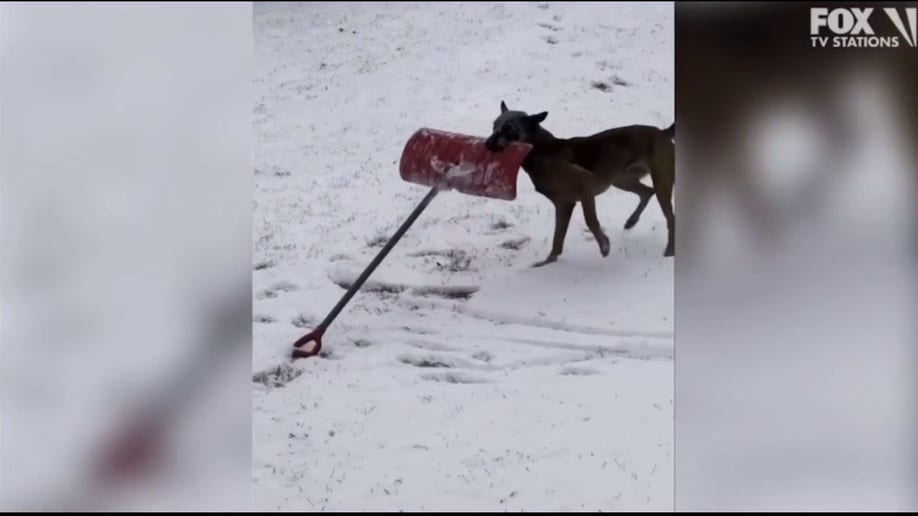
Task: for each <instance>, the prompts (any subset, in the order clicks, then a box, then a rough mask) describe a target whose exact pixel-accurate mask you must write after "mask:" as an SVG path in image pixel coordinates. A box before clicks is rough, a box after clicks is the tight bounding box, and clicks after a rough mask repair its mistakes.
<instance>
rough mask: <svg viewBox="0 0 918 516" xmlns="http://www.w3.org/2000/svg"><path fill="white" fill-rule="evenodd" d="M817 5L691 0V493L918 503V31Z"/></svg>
mask: <svg viewBox="0 0 918 516" xmlns="http://www.w3.org/2000/svg"><path fill="white" fill-rule="evenodd" d="M812 6H814V7H828V8H830V9H832V8H834V7H838V6H846V7H852V6H856V7H859V8H867V7H873V8H874V11H875V12H873V14H872V15H871V16H870V24H871V26H872V28H873V30H874V31H875V33H876V34H877V35H878V36H879V35H899V32H898V31H897V29H896V27H895V26H894V25H893V24H892V23H891V22H890V19H889V18H888V16H886V14H885V13H884V12H883V11H882V8H883V7H890V6H893V7H896V8H897V9H898V10H899V13H900V16H901V19H902V20H907V19H908V18H907V15H906V8H910V9H913V10H914V8H915V6H916V4H915V3H905V2H894V3H886V4H873V3H869V2H863V3H857V4H851V3H845V4H842V3H838V4H833V3H831V2H830V3H822V4H818V6H817V5H816V4H812ZM810 7H811V5H810V4H807V3H805V2H788V3H778V2H774V3H763V2H743V3H733V2H727V3H721V2H717V3H713V2H712V3H689V2H686V3H677V6H676V118H677V120H678V131H677V135H676V147H677V149H678V151H677V161H678V166H677V168H678V172H677V175H678V180H677V181H676V204H677V206H676V212H677V214H678V215H677V218H678V220H679V228H678V230H677V232H676V234H677V236H678V243H677V254H676V255H677V258H676V260H677V261H676V336H677V337H676V479H675V483H676V508H677V510H787V509H799V510H857V509H867V510H896V509H898V510H902V509H911V510H914V509H915V508H916V506H918V504H916V501H918V500H916V493H915V489H914V487H915V486H916V485H918V475H916V468H915V466H916V458H918V455H916V439H918V437H916V436H918V432H916V430H918V424H916V423H918V419H916V407H918V403H916V397H918V388H916V387H918V386H916V381H915V377H916V370H918V361H916V358H918V356H916V350H915V342H916V338H915V337H916V328H915V318H914V314H915V313H918V311H916V299H915V293H916V290H915V265H916V260H915V258H916V251H918V246H916V243H918V242H916V239H915V221H916V215H918V203H916V194H918V175H916V164H918V155H916V152H918V151H916V146H915V142H916V139H918V97H916V96H915V91H918V90H916V88H918V48H914V47H912V46H911V45H909V44H908V43H906V42H905V41H903V42H902V45H901V46H899V47H897V48H812V45H811V41H810ZM911 19H912V20H913V21H912V25H915V23H914V12H912V18H911ZM906 27H908V26H906ZM827 35H828V36H831V34H823V36H827ZM900 39H901V38H900Z"/></svg>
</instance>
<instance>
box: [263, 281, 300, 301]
mask: <svg viewBox="0 0 918 516" xmlns="http://www.w3.org/2000/svg"><path fill="white" fill-rule="evenodd" d="M297 290H299V287H297V286H296V284H294V283H291V282H289V281H279V282H277V283H275V284H274V285H271V286H270V287H268V288H266V289H263V290H261V291H259V292H258V293H257V294H255V299H274V298H275V297H277V296H278V294H279V293H281V292H283V293H287V292H295V291H297Z"/></svg>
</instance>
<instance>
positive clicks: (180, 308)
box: [0, 2, 253, 510]
mask: <svg viewBox="0 0 918 516" xmlns="http://www.w3.org/2000/svg"><path fill="white" fill-rule="evenodd" d="M251 11H252V6H251V4H248V3H193V2H192V3H164V4H158V3H57V4H43V3H4V4H3V5H2V6H0V38H2V39H0V210H2V211H0V223H2V242H0V248H2V259H0V269H2V276H0V306H2V311H0V338H2V342H0V507H2V508H3V509H5V510H102V509H123V510H175V509H185V510H194V509H206V510H220V509H225V510H230V509H234V510H235V509H239V508H245V507H247V504H248V502H249V499H248V493H249V485H250V481H251V480H250V479H251V465H250V462H251V460H250V459H251V430H250V429H251V420H250V418H251V415H250V414H251V367H250V364H251V350H250V345H251V317H252V315H251V271H252V260H251V249H252V240H251V238H252V237H251V235H252V233H251V226H252V223H251V210H252V201H251V198H252V143H253V142H252V120H251V112H252V109H251V108H252V102H253V94H252V89H253V88H252V80H253V79H252V77H253V75H252V65H253V62H252V53H253V46H252V28H251V24H252V13H251Z"/></svg>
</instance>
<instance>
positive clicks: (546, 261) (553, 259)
mask: <svg viewBox="0 0 918 516" xmlns="http://www.w3.org/2000/svg"><path fill="white" fill-rule="evenodd" d="M556 261H558V257H557V256H549V257H548V258H546V259H544V260H542V261H540V262H535V263H534V264H532V267H533V268H536V267H542V266H543V265H548V264H549V263H553V262H556Z"/></svg>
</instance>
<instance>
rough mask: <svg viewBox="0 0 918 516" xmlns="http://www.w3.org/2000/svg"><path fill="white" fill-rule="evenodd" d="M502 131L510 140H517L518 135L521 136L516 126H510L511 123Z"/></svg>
mask: <svg viewBox="0 0 918 516" xmlns="http://www.w3.org/2000/svg"><path fill="white" fill-rule="evenodd" d="M501 133H502V134H503V136H504V138H507V139H510V140H515V139H516V138H517V136H519V135H518V134H517V133H516V128H515V127H513V126H509V125H505V126H504V128H503V130H501Z"/></svg>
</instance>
